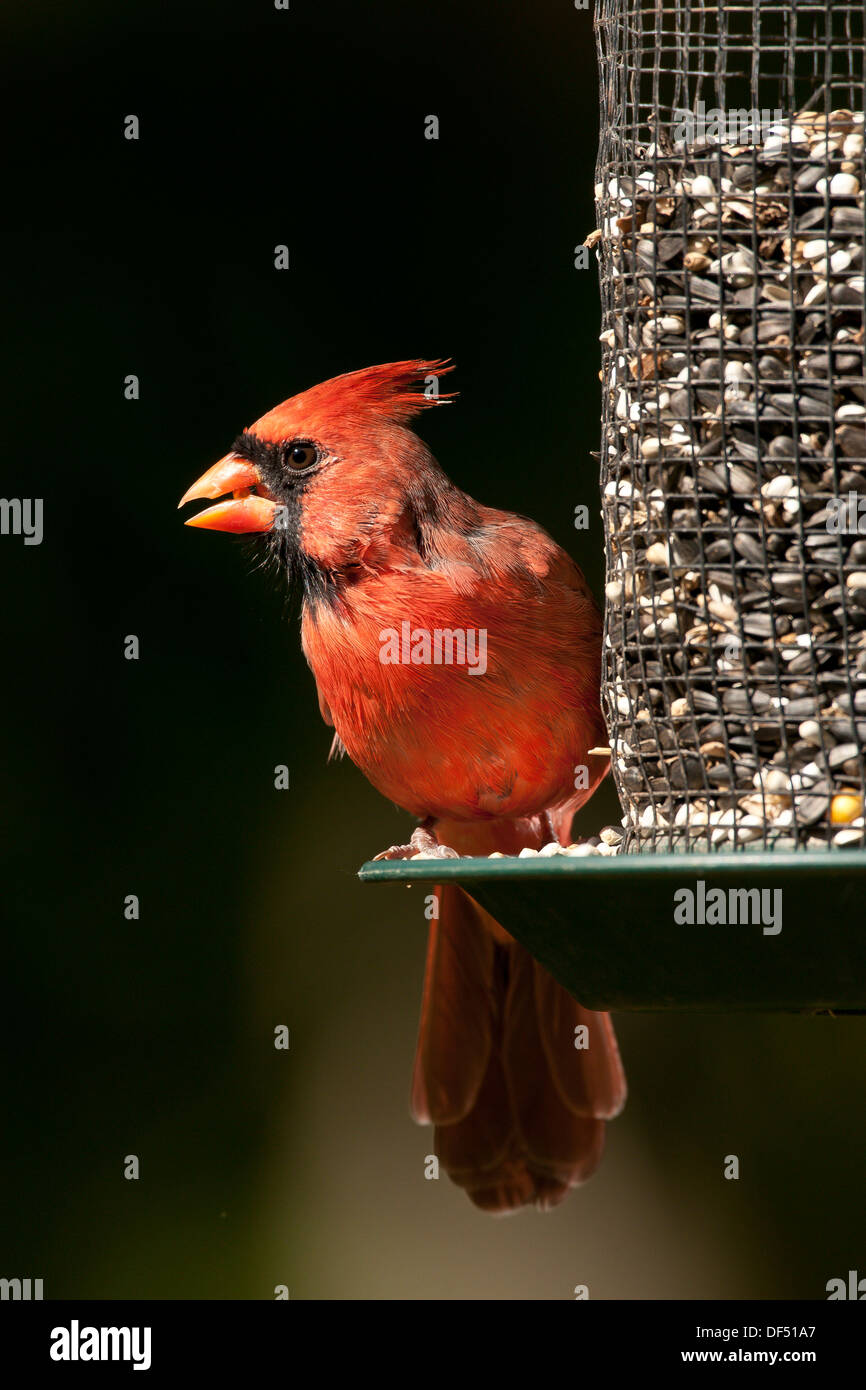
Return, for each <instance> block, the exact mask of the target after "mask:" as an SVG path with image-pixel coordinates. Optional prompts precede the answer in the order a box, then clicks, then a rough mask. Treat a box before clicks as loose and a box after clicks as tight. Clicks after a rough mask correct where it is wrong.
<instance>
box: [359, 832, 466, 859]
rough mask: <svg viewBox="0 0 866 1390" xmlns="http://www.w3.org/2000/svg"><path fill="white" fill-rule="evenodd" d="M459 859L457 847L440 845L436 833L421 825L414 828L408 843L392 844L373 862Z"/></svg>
mask: <svg viewBox="0 0 866 1390" xmlns="http://www.w3.org/2000/svg"><path fill="white" fill-rule="evenodd" d="M419 857H420V858H422V859H459V858H460V855H459V854H458V853H457V851H456V850H455V849H449V847H448V846H447V845H440V844H439V841H438V840H437V839H436V837H435V835H431V834H430V831H429V830H425V828H424V826H423V825H419V826H418V829H417V830H413V831H412V834H411V836H410V838H409V843H408V845H392V846H391V848H390V849H385V850H383V851H382V853H381V854H377V855H376V857H375V859H374V860H373V863H374V864H375V863H376V862H377V861H378V860H379V859H417V858H419Z"/></svg>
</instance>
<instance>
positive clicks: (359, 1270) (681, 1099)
mask: <svg viewBox="0 0 866 1390" xmlns="http://www.w3.org/2000/svg"><path fill="white" fill-rule="evenodd" d="M0 24H2V29H3V39H4V41H3V44H2V57H0V63H2V68H3V87H4V91H5V94H6V95H5V105H6V118H7V121H6V124H7V140H6V141H5V142H4V143H5V144H6V146H7V148H6V161H7V177H6V181H5V188H6V215H5V217H4V241H5V258H4V270H5V274H4V276H3V280H4V290H5V299H6V308H5V313H4V323H5V326H6V331H5V334H4V336H3V353H4V357H5V362H4V364H3V381H4V383H5V386H6V392H7V394H6V404H5V411H4V418H5V420H6V426H5V429H6V445H5V447H4V450H3V489H2V490H3V494H4V496H7V497H35V496H41V497H43V498H44V499H45V535H44V541H43V544H42V545H41V546H24V545H23V543H22V541H21V539H20V538H16V537H13V536H6V537H3V538H2V541H0V557H2V564H3V571H4V578H5V584H4V592H5V595H6V600H5V603H4V604H3V608H2V625H3V631H2V650H3V654H4V656H5V659H6V660H5V680H4V682H3V686H2V689H3V696H2V698H3V701H4V706H5V708H4V725H5V728H6V736H5V738H3V740H2V752H3V760H4V763H5V773H4V795H3V798H2V807H3V815H4V824H3V849H4V864H3V869H2V881H3V888H4V892H3V898H4V900H5V904H6V907H7V914H6V915H7V918H8V925H7V930H6V939H7V942H8V952H7V963H6V968H5V970H4V976H5V994H6V1003H5V1008H4V1026H3V1036H4V1040H5V1047H4V1059H3V1066H2V1082H0V1093H2V1121H0V1123H2V1144H0V1150H2V1164H3V1172H2V1183H3V1191H4V1193H5V1198H6V1199H5V1201H4V1203H3V1211H2V1217H0V1223H2V1224H0V1265H2V1268H0V1274H2V1275H3V1276H5V1277H13V1276H17V1277H33V1278H36V1277H39V1278H42V1279H43V1280H44V1289H45V1296H46V1297H47V1298H51V1297H84V1298H107V1297H120V1298H137V1297H147V1298H271V1297H273V1291H274V1287H275V1286H276V1285H278V1284H285V1285H287V1286H288V1287H289V1290H290V1293H291V1297H292V1298H341V1299H355V1298H376V1299H378V1298H400V1299H405V1298H412V1299H414V1298H436V1299H440V1298H481V1299H483V1298H495V1299H500V1298H507V1299H511V1298H515V1299H548V1298H554V1299H561V1298H564V1299H568V1298H571V1297H573V1289H574V1286H575V1285H577V1284H587V1285H588V1286H589V1289H590V1294H591V1296H592V1297H593V1298H626V1299H634V1298H673V1297H684V1298H698V1299H699V1298H708V1297H721V1298H741V1297H747V1296H757V1297H794V1298H815V1297H818V1298H821V1297H824V1296H825V1285H826V1282H827V1280H828V1279H830V1278H833V1277H837V1276H841V1277H845V1276H846V1275H847V1271H848V1270H849V1269H852V1268H856V1269H859V1270H860V1273H861V1275H866V1242H864V1236H866V1211H864V1203H863V1200H862V1192H863V1153H864V1144H866V1112H864V1106H863V1103H862V1077H863V1063H864V1055H866V1047H864V1042H866V1020H863V1019H856V1018H841V1019H828V1018H820V1019H814V1020H811V1019H806V1018H773V1017H751V1018H750V1017H736V1016H731V1015H728V1016H696V1017H688V1016H679V1017H677V1016H674V1015H668V1016H665V1015H663V1014H652V1015H649V1014H647V1015H630V1016H622V1015H621V1016H619V1017H618V1018H617V1027H618V1031H619V1034H620V1039H621V1046H622V1050H623V1054H624V1059H625V1064H626V1068H627V1071H628V1073H629V1079H630V1083H631V1098H630V1101H629V1104H628V1107H627V1109H626V1111H625V1113H624V1115H623V1116H622V1117H621V1118H620V1119H619V1120H617V1121H616V1123H615V1124H613V1125H611V1126H610V1128H609V1130H608V1148H607V1155H606V1158H605V1161H604V1163H603V1165H602V1167H601V1170H600V1171H599V1173H598V1175H597V1176H596V1177H595V1178H594V1179H593V1180H592V1182H591V1183H590V1184H588V1185H587V1186H586V1187H585V1188H583V1189H582V1190H580V1191H578V1192H576V1193H574V1194H573V1195H572V1196H571V1197H570V1198H569V1200H568V1201H567V1202H566V1203H565V1204H564V1205H563V1206H561V1207H560V1208H558V1209H557V1210H556V1211H555V1212H553V1213H551V1214H548V1215H544V1216H541V1215H539V1214H537V1213H535V1212H523V1213H521V1214H519V1215H518V1216H515V1217H512V1218H510V1219H507V1220H493V1219H491V1218H489V1217H487V1216H485V1215H483V1214H482V1213H480V1212H479V1211H477V1210H475V1209H474V1208H473V1207H472V1206H471V1205H470V1204H469V1202H468V1201H467V1199H466V1197H465V1196H464V1195H463V1194H462V1193H461V1192H460V1191H458V1190H457V1189H456V1188H454V1187H452V1186H451V1185H450V1184H449V1183H448V1181H447V1179H445V1178H444V1177H443V1179H442V1180H441V1181H440V1182H430V1181H426V1180H425V1178H424V1158H425V1155H426V1154H428V1153H429V1152H430V1149H431V1132H430V1131H429V1130H425V1129H420V1128H418V1127H416V1126H415V1125H414V1124H413V1123H412V1122H411V1120H410V1118H409V1114H408V1087H409V1076H410V1068H411V1062H412V1055H413V1048H414V1041H415V1028H416V1023H417V1012H418V1004H419V999H420V989H421V978H422V968H423V958H424V947H425V938H426V923H425V921H424V917H423V899H422V897H421V894H420V892H419V891H418V890H414V891H413V890H404V889H396V888H385V887H377V886H373V885H370V886H365V887H361V886H360V885H359V883H358V881H357V879H356V877H355V874H356V870H357V868H358V866H359V865H360V864H361V863H362V862H363V861H364V860H367V859H369V858H371V857H372V856H373V855H374V854H375V853H376V852H377V851H378V850H380V849H382V848H384V847H385V846H387V845H389V844H391V843H392V842H393V841H395V840H402V839H404V838H405V837H406V834H407V831H408V830H409V829H410V828H411V822H410V821H409V818H408V817H407V816H405V815H404V814H403V813H401V812H399V811H397V810H396V809H395V808H394V807H392V806H390V805H389V804H387V803H386V802H384V801H383V800H382V798H381V797H380V796H379V795H378V794H377V793H376V792H375V791H373V789H372V788H371V787H369V786H368V785H367V784H366V783H365V781H364V780H363V778H362V777H361V775H360V773H358V772H357V771H356V770H355V769H354V768H353V767H352V765H351V764H349V763H348V762H345V763H342V764H331V765H327V764H326V758H327V753H328V749H329V746H330V740H331V732H330V730H328V729H326V728H325V726H324V725H323V724H322V723H321V721H320V718H319V714H318V708H317V702H316V697H315V689H314V684H313V679H312V676H311V675H310V673H309V671H308V670H307V668H306V665H305V663H304V661H303V658H302V656H301V652H300V646H299V638H298V625H297V618H296V616H294V615H292V614H291V613H290V612H288V611H287V608H286V603H285V595H284V594H283V593H281V592H280V591H279V589H278V587H276V585H275V584H274V583H273V582H272V581H271V580H269V579H267V578H266V577H264V576H263V575H261V574H252V573H251V571H252V569H253V560H252V558H251V555H250V553H249V551H248V550H247V549H246V547H245V544H244V543H242V542H235V541H230V540H229V539H228V538H227V537H225V536H223V535H216V536H215V535H212V534H209V533H203V532H193V531H190V530H185V529H184V527H183V526H182V524H181V519H180V517H179V516H178V514H177V513H176V511H175V507H176V504H177V499H178V498H179V497H180V495H181V493H182V492H183V491H184V490H185V489H186V487H187V486H188V485H189V484H190V483H191V482H192V481H193V479H194V478H196V477H198V475H199V474H200V473H201V472H202V471H203V470H204V468H205V467H207V466H209V465H210V464H211V463H212V462H214V461H215V460H216V459H217V458H219V457H220V456H221V455H222V454H223V453H224V452H225V451H226V449H227V448H228V447H229V446H230V444H231V441H232V440H233V438H234V437H235V435H236V434H237V433H238V431H239V430H240V428H241V427H242V426H244V425H247V424H249V423H250V422H251V421H252V420H254V419H255V418H256V417H257V416H258V415H260V414H261V413H262V412H263V411H264V410H266V409H268V408H269V407H271V406H272V405H274V404H275V403H276V402H278V401H280V400H282V399H283V398H285V397H286V396H289V395H292V394H294V393H295V392H297V391H299V390H301V389H303V388H304V387H306V386H309V385H311V384H313V383H315V382H317V381H320V380H322V379H324V378H326V377H329V376H332V375H334V374H336V373H338V372H342V371H346V370H349V369H352V368H356V367H360V366H366V365H369V364H371V363H376V362H380V361H390V360H394V359H397V358H403V357H410V356H427V357H435V356H440V355H441V356H447V355H451V356H453V357H454V358H455V359H456V361H457V365H458V372H457V374H456V376H455V378H454V382H453V384H454V386H455V387H457V388H459V390H460V392H461V395H460V399H459V401H458V403H457V404H456V405H455V406H454V407H453V408H451V409H449V410H444V411H437V412H430V413H429V414H427V415H426V416H425V417H424V419H423V421H422V422H421V433H422V434H423V435H424V437H425V438H426V439H427V441H428V443H429V444H430V445H431V447H432V448H433V451H434V452H435V453H436V455H437V456H438V458H439V460H440V462H441V463H442V465H443V466H444V467H445V469H446V471H447V472H448V473H449V474H450V475H451V476H452V477H453V478H454V479H455V480H456V481H458V482H459V483H460V484H461V486H463V487H464V488H465V489H466V490H467V491H469V492H470V493H472V494H473V495H474V496H476V497H478V498H480V499H481V500H482V501H484V502H486V503H489V504H491V505H496V506H501V507H506V508H510V509H513V510H516V511H520V512H524V513H528V514H530V515H532V516H533V517H535V518H536V519H538V520H539V521H540V522H541V523H542V524H543V525H544V526H545V527H546V528H547V529H548V530H549V531H550V532H551V533H552V534H553V535H554V536H555V537H556V539H557V540H558V541H559V542H560V543H562V544H563V545H565V546H566V547H567V548H568V549H570V551H571V552H572V554H573V555H574V556H575V558H577V559H578V560H579V562H580V563H581V564H582V565H583V567H584V569H585V570H586V572H587V575H588V576H589V578H590V580H591V582H592V584H593V587H594V588H595V590H596V592H597V593H598V592H600V589H601V579H602V569H601V556H602V549H601V524H600V519H599V515H598V510H599V508H598V493H597V481H596V480H597V464H596V461H595V459H594V458H593V457H592V451H594V450H597V448H598V442H599V384H598V358H599V353H598V343H597V333H598V300H597V280H596V272H595V267H594V265H592V266H591V268H590V269H588V270H583V271H579V270H576V269H575V268H574V265H573V260H574V247H575V246H576V245H577V244H578V243H579V242H581V241H582V240H583V238H584V236H585V235H586V234H587V232H588V231H589V230H590V229H591V227H592V226H593V210H592V189H593V162H594V158H595V144H596V137H597V109H596V93H597V82H596V70H595V55H594V47H593V39H592V28H591V16H590V14H589V13H587V12H583V11H578V10H576V9H575V8H574V5H573V4H572V3H571V0H543V3H542V4H539V5H536V6H534V7H531V8H528V7H527V6H525V5H522V4H520V5H519V4H516V3H511V0H471V3H466V0H439V3H437V4H436V5H431V4H420V3H418V2H417V0H414V2H409V0H400V3H397V0H373V3H370V4H367V5H363V6H359V5H358V4H357V3H356V4H349V3H344V0H325V2H324V3H323V2H322V0H315V3H314V0H292V3H291V9H290V10H288V11H276V10H275V9H274V8H273V4H272V0H257V3H254V4H250V3H241V0H207V3H194V2H193V0H175V3H174V4H173V5H172V6H171V7H170V8H169V7H165V6H163V5H161V4H158V3H155V0H149V3H145V4H142V5H138V6H135V7H123V6H120V7H119V6H117V5H116V4H113V3H109V0H80V3H79V4H77V5H76V6H71V5H69V6H63V7H54V8H53V9H52V11H51V15H50V18H48V17H46V15H45V13H44V12H43V11H42V10H41V9H34V8H33V7H32V6H28V5H26V4H25V3H24V0H6V4H5V6H4V12H3V18H2V21H0ZM129 114H135V115H137V116H138V117H139V119H140V123H141V138H140V139H139V140H138V141H137V142H132V141H127V140H125V139H124V136H123V125H124V118H125V117H126V116H127V115H129ZM430 114H435V115H437V116H438V117H439V121H440V138H439V140H438V141H430V140H426V139H425V138H424V123H425V117H426V116H428V115H430ZM278 243H285V244H287V245H288V246H289V248H290V256H291V269H290V270H289V271H287V272H279V271H277V270H275V269H274V247H275V245H277V244H278ZM129 373H134V374H136V375H137V376H138V377H139V378H140V383H141V387H140V389H141V396H140V400H138V401H127V400H125V399H124V389H123V387H124V378H125V377H126V376H127V374H129ZM449 384H450V383H449ZM580 503H585V504H587V505H588V506H589V508H590V514H591V527H590V529H589V531H580V532H578V531H575V530H574V526H573V516H574V508H575V506H577V505H578V504H580ZM129 634H135V635H136V636H137V637H138V638H139V641H140V648H141V655H140V659H139V660H138V661H127V660H124V657H123V643H124V638H125V637H126V636H127V635H129ZM277 763H286V764H287V765H288V766H289V768H290V770H291V789H290V790H289V791H287V792H278V791H276V790H275V789H274V785H273V769H274V766H275V764H277ZM618 815H619V812H618V810H617V807H616V802H615V798H614V796H613V793H612V791H609V790H608V791H606V792H605V793H603V794H602V795H599V796H598V797H597V798H595V800H594V801H593V803H592V805H591V807H590V808H588V810H587V811H586V812H585V813H584V815H583V817H582V829H583V832H584V833H589V832H590V831H591V830H593V829H597V828H598V827H599V826H600V825H603V824H605V823H608V822H609V821H610V820H612V819H617V818H618ZM128 894H136V895H138V896H139V897H140V903H141V910H140V919H139V920H138V921H127V920H125V917H124V899H125V897H126V896H127V895H128ZM830 910H832V905H830ZM634 927H635V931H636V932H639V931H640V927H641V924H640V922H635V924H634ZM279 1024H285V1025H286V1026H288V1027H289V1029H290V1035H291V1046H290V1049H289V1051H288V1052H283V1051H276V1050H275V1049H274V1046H273V1037H274V1028H275V1027H276V1026H277V1025H279ZM732 1153H733V1154H737V1155H739V1157H740V1164H741V1177H740V1180H739V1181H736V1182H734V1181H725V1179H724V1177H723V1169H724V1158H725V1155H727V1154H732ZM130 1154H135V1155H137V1156H138V1158H139V1161H140V1178H139V1180H138V1181H127V1180H125V1179H124V1176H123V1170H124V1159H125V1157H126V1156H127V1155H130Z"/></svg>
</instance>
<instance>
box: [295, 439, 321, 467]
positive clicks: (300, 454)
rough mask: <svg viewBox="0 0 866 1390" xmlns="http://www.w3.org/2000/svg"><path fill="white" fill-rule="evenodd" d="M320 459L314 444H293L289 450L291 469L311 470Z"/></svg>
mask: <svg viewBox="0 0 866 1390" xmlns="http://www.w3.org/2000/svg"><path fill="white" fill-rule="evenodd" d="M318 457H319V451H318V449H317V448H316V447H315V445H314V444H293V445H292V447H291V449H290V450H289V456H288V464H289V467H290V468H311V467H312V466H313V464H314V463H315V462H316V460H317V459H318Z"/></svg>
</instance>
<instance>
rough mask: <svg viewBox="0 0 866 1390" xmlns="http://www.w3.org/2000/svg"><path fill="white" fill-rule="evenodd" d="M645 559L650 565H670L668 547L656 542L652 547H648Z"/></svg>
mask: <svg viewBox="0 0 866 1390" xmlns="http://www.w3.org/2000/svg"><path fill="white" fill-rule="evenodd" d="M646 558H647V560H648V561H649V563H650V564H651V565H667V564H669V563H670V555H669V553H668V547H667V545H666V544H665V543H664V542H663V541H656V542H655V543H654V544H653V545H648V546H647V549H646Z"/></svg>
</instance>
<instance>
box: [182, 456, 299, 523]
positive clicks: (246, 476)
mask: <svg viewBox="0 0 866 1390" xmlns="http://www.w3.org/2000/svg"><path fill="white" fill-rule="evenodd" d="M250 488H255V489H256V492H255V493H254V494H252V493H250ZM227 492H230V493H231V494H232V500H231V501H226V502H218V503H217V505H216V506H215V507H207V508H206V509H205V511H203V512H199V513H198V515H197V516H191V517H189V519H188V520H187V522H186V523H185V524H186V525H187V526H200V527H201V528H202V529H203V530H205V531H234V532H242V531H270V530H271V529H272V527H273V525H274V517H275V516H276V513H277V510H278V504H277V503H276V502H275V501H274V500H273V498H272V497H270V496H269V495H268V494H267V491H266V489H265V487H264V485H263V483H262V480H261V477H260V476H259V471H258V469H257V468H256V467H255V465H254V464H252V463H250V462H249V460H248V459H244V458H241V456H240V454H226V455H225V457H224V458H221V459H220V461H219V463H215V464H214V466H213V468H209V469H208V471H207V472H206V473H203V474H202V475H201V477H200V478H199V479H198V481H197V482H195V483H193V485H192V487H191V488H188V489H187V491H186V492H185V493H184V495H183V497H182V498H181V499H180V502H179V503H178V506H179V507H182V506H183V505H184V503H185V502H196V501H198V500H199V499H200V498H205V497H223V496H224V495H225V493H227Z"/></svg>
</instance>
